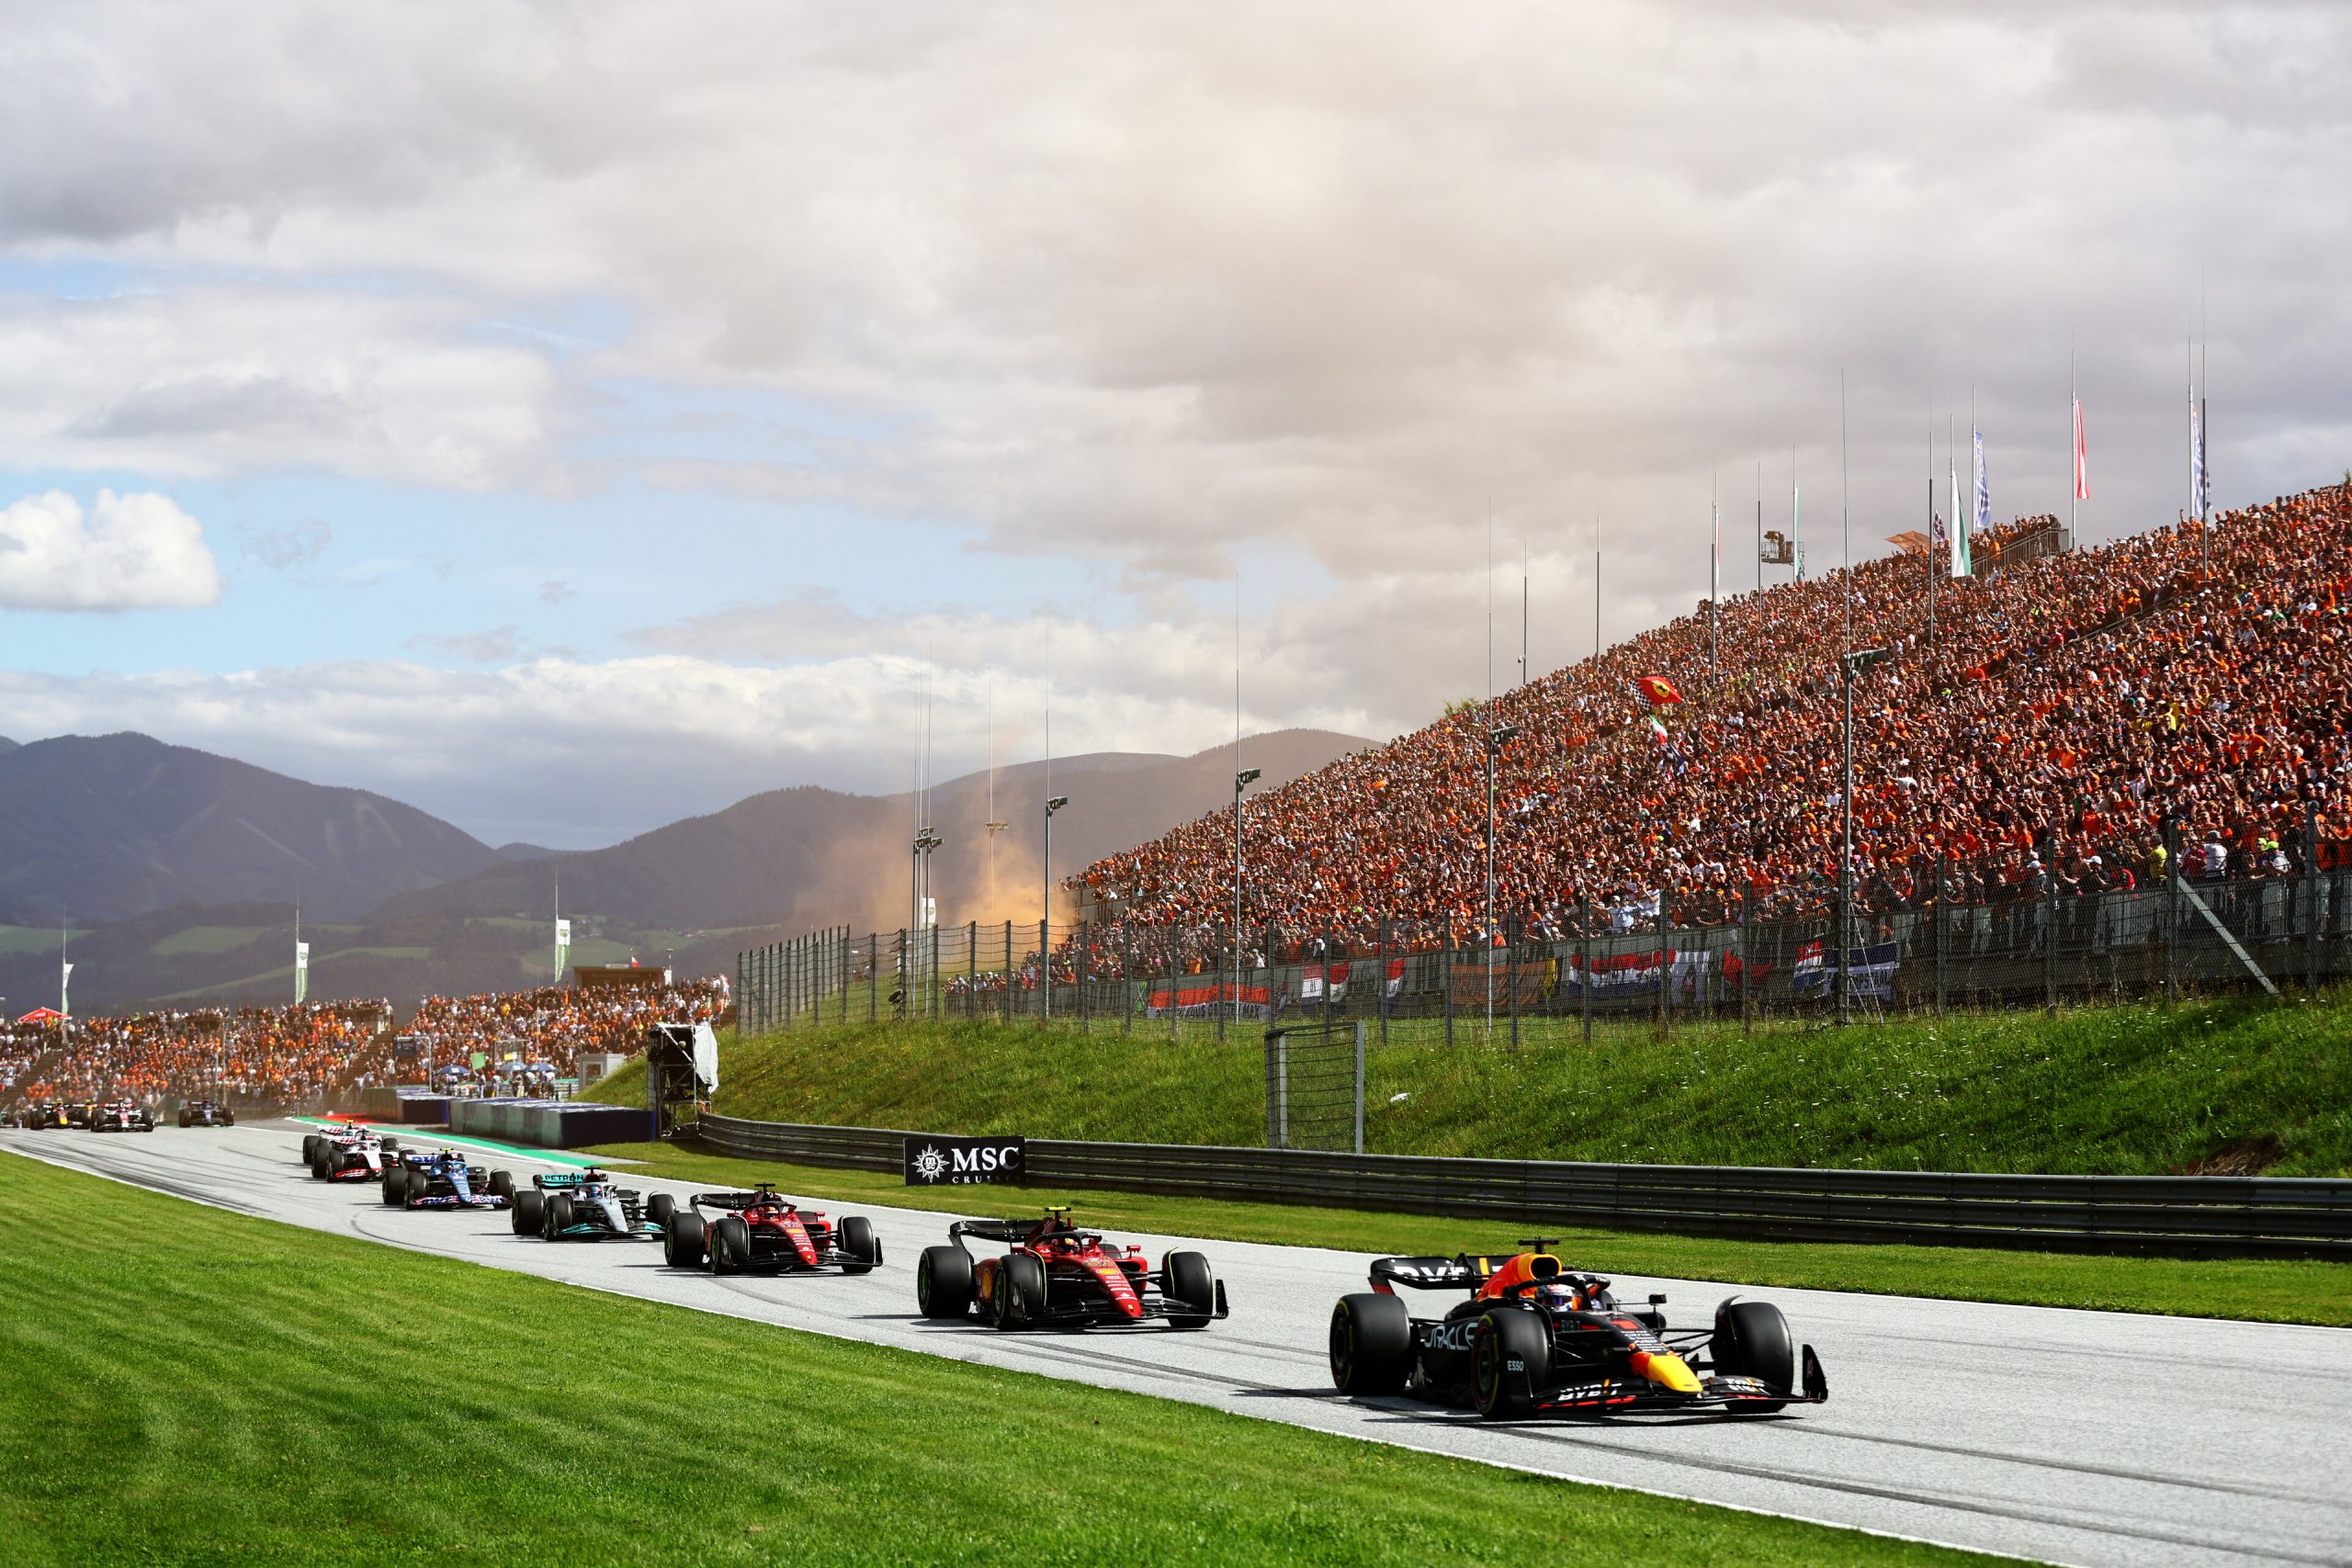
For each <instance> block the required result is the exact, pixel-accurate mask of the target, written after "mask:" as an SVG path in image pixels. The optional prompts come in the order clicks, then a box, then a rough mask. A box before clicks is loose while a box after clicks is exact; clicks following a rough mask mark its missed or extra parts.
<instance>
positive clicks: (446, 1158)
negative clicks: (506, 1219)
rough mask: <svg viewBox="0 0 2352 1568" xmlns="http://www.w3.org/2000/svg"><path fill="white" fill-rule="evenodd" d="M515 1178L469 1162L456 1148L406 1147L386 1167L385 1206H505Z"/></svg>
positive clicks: (488, 1207) (513, 1193)
mask: <svg viewBox="0 0 2352 1568" xmlns="http://www.w3.org/2000/svg"><path fill="white" fill-rule="evenodd" d="M514 1201H515V1179H514V1178H513V1177H511V1176H509V1175H507V1174H506V1173H505V1172H504V1171H503V1170H484V1169H483V1168H481V1166H478V1165H469V1164H467V1163H466V1156H464V1155H461V1154H459V1153H458V1151H457V1150H455V1149H405V1150H402V1151H401V1153H400V1154H399V1155H397V1156H394V1157H393V1159H392V1160H391V1161H390V1163H389V1164H387V1165H386V1166H385V1167H384V1205H385V1207H387V1208H391V1207H393V1206H396V1205H397V1206H398V1207H400V1208H402V1209H503V1208H505V1207H506V1206H507V1205H509V1204H510V1203H512V1202H514Z"/></svg>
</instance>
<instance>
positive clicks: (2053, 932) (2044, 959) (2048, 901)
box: [2041, 838, 2058, 1012]
mask: <svg viewBox="0 0 2352 1568" xmlns="http://www.w3.org/2000/svg"><path fill="white" fill-rule="evenodd" d="M2042 854H2043V857H2044V858H2043V863H2042V867H2041V879H2042V880H2043V881H2044V882H2046V883H2048V884H2049V885H2050V892H2049V895H2048V897H2045V898H2044V899H2043V900H2042V903H2043V910H2042V919H2043V924H2044V925H2045V926H2046V927H2047V929H2046V930H2045V931H2043V933H2042V938H2041V997H2042V1003H2043V1005H2044V1006H2045V1007H2046V1008H2048V1010H2050V1011H2052V1012H2056V1011H2057V1010H2058V840H2056V839H2054V838H2053V839H2052V840H2050V842H2049V844H2048V846H2047V847H2046V848H2045V849H2044V850H2043V852H2042Z"/></svg>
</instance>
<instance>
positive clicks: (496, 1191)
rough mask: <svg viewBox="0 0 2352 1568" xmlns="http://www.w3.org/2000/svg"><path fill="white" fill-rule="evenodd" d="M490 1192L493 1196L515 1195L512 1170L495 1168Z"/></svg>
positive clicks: (505, 1196)
mask: <svg viewBox="0 0 2352 1568" xmlns="http://www.w3.org/2000/svg"><path fill="white" fill-rule="evenodd" d="M490 1194H491V1196H492V1197H493V1198H512V1197H514V1196H515V1178H514V1175H513V1174H512V1173H511V1172H508V1171H503V1170H493V1171H492V1172H491V1173H490Z"/></svg>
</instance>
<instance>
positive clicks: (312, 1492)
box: [0, 1156, 1986, 1568]
mask: <svg viewBox="0 0 2352 1568" xmlns="http://www.w3.org/2000/svg"><path fill="white" fill-rule="evenodd" d="M0 1249H4V1250H5V1255H6V1257H7V1258H8V1260H9V1261H8V1267H7V1268H6V1269H0V1366H5V1368H6V1375H5V1376H0V1444H5V1452H0V1462H5V1463H6V1466H7V1480H6V1483H0V1540H6V1542H7V1549H6V1550H7V1560H8V1561H9V1562H14V1563H19V1564H26V1565H28V1568H51V1565H61V1568H62V1565H65V1564H83V1563H92V1562H142V1563H155V1562H164V1563H173V1562H205V1563H214V1562H287V1563H300V1564H305V1565H308V1568H315V1565H317V1564H320V1563H327V1562H356V1563H363V1564H368V1563H379V1562H426V1561H429V1562H481V1563H492V1564H505V1563H524V1562H530V1563H537V1562H564V1563H574V1564H602V1563H615V1564H635V1563H672V1562H674V1563H696V1564H700V1563H716V1562H743V1563H768V1562H825V1563H847V1564H866V1563H875V1564H880V1563H901V1562H978V1563H1005V1564H1018V1565H1020V1568H1057V1565H1060V1564H1071V1565H1077V1564H1084V1565H1085V1568H1097V1565H1099V1564H1102V1563H1104V1562H1117V1563H1128V1562H1133V1563H1148V1564H1151V1565H1152V1568H1182V1565H1187V1564H1204V1565H1206V1564H1225V1563H1236V1562H1282V1563H1284V1564H1319V1563H1358V1562H1366V1563H1368V1562H1500V1561H1504V1560H1507V1559H1508V1560H1524V1561H1529V1562H1543V1561H1548V1560H1550V1559H1553V1558H1555V1557H1558V1556H1560V1555H1561V1554H1562V1552H1563V1551H1571V1553H1572V1555H1574V1556H1575V1557H1577V1559H1579V1560H1583V1561H1592V1562H1604V1563H1609V1564H1611V1565H1615V1564H1621V1563H1623V1564H1642V1563H1660V1564H1666V1563H1674V1564H1684V1563H1702V1564H1704V1563H1725V1564H1729V1563H1760V1564H1813V1563H1826V1564H1838V1563H1857V1564H1879V1563H1931V1562H1939V1563H1940V1562H1952V1563H1957V1562H1978V1561H1986V1560H1985V1559H1978V1558H1973V1557H1969V1556H1967V1555H1965V1554H1962V1553H1958V1552H1951V1551H1942V1550H1939V1549H1937V1548H1931V1547H1924V1546H1918V1545H1915V1544H1911V1543H1907V1542H1903V1541H1895V1540H1885V1539H1883V1538H1878V1537H1871V1536H1863V1535H1858V1534H1853V1533H1850V1532H1844V1531H1838V1530H1834V1529H1826V1528H1823V1527H1819V1526H1814V1525H1806V1524H1801V1523H1796V1522H1793V1521H1789V1520H1781V1519H1774V1518H1769V1517H1761V1516H1758V1515H1753V1514H1743V1513H1736V1512H1732V1511H1730V1510H1726V1509H1720V1508H1711V1507H1707V1506H1702V1505H1698V1504H1691V1503H1682V1502H1676V1501H1671V1500H1668V1499H1663V1498H1655V1497H1647V1496H1643V1495H1638V1494H1634V1493H1629V1492H1622V1491H1614V1490H1610V1489H1605V1488H1600V1487H1589V1486H1579V1485H1575V1484H1572V1483H1566V1482H1559V1481H1552V1480H1546V1479H1543V1478H1539V1477H1534V1476H1529V1475H1525V1474H1521V1473H1519V1472H1512V1471H1505V1470H1497V1469H1492V1468H1489V1467H1487V1466H1482V1465H1477V1464H1472V1463H1466V1462H1461V1461H1452V1460H1447V1459H1443V1458H1441V1457H1438V1456H1435V1455H1430V1454H1424V1453H1419V1452H1414V1451H1410V1450H1399V1449H1391V1448H1385V1447H1382V1446H1379V1445H1375V1444H1371V1443H1364V1442H1359V1441H1356V1440H1353V1439H1350V1438H1336V1437H1329V1436H1326V1435H1323V1434H1320V1433H1315V1432H1309V1431H1306V1430H1303V1429H1300V1428H1297V1427H1285V1426H1280V1425H1276V1424H1273V1423H1270V1422H1260V1421H1252V1420H1248V1419H1245V1418H1242V1417H1239V1416H1227V1415H1225V1414H1223V1413H1220V1412H1217V1411H1212V1410H1207V1409H1204V1408H1201V1407H1198V1406H1193V1405H1188V1404H1173V1403H1167V1402H1162V1401H1158V1400H1152V1399H1148V1398H1146V1397H1143V1396H1141V1395H1136V1394H1127V1393H1109V1392H1103V1391H1099V1390H1095V1389H1091V1388H1086V1387H1083V1386H1081V1385H1079V1384H1075V1383H1069V1382H1057V1381H1054V1380H1050V1379H1046V1378H1039V1377H1033V1376H1028V1375H1024V1374H1020V1373H1013V1372H1004V1371H994V1370H991V1369H988V1368H982V1367H976V1366H969V1365H966V1364H963V1363H960V1362H955V1361H949V1360H944V1359H935V1358H932V1357H927V1356H922V1355H919V1354H915V1353H913V1352H910V1351H902V1350H896V1349H889V1348H881V1347H876V1346H869V1345H864V1344H858V1343H854V1342H847V1341H841V1340H833V1339H826V1338H820V1337H812V1336H809V1335H803V1334H797V1333H793V1332H791V1331H789V1330H785V1329H778V1328H773V1327H769V1326H767V1325H761V1324H753V1323H746V1322H742V1321H740V1320H737V1319H733V1318H728V1317H720V1316H716V1315H708V1314H700V1313H695V1312H692V1311H688V1310H686V1309H684V1308H680V1307H672V1306H663V1305H657V1304H653V1303H643V1302H636V1301H629V1300H626V1299H623V1298H621V1297H617V1296H610V1295H605V1294H601V1293H598V1292H590V1291H583V1290H578V1289H575V1288H572V1287H570V1286H565V1285H559V1284H555V1283H552V1282H549V1281H546V1280H535V1279H531V1278H529V1277H527V1276H525V1275H521V1274H514V1273H507V1272H503V1271H501V1270H496V1269H484V1268H481V1267H478V1266H476V1265H473V1264H469V1263H463V1262H458V1261H456V1260H453V1259H448V1258H435V1257H432V1256H428V1255H425V1254H422V1253H413V1252H406V1251H401V1250H399V1249H396V1248H392V1247H379V1246H375V1245H373V1244H370V1243H368V1242H363V1241H360V1240H357V1239H355V1238H350V1237H345V1236H336V1235H326V1234H323V1233H321V1232H315V1231H310V1230H303V1229H299V1228H296V1227H293V1226H289V1225H281V1224H273V1223H271V1222H267V1221H263V1220H255V1219H252V1218H248V1217H246V1216H243V1215H239V1214H234V1213H227V1212H224V1211H221V1210H218V1209H211V1208H206V1207H201V1206H198V1205H196V1204H192V1203H187V1202H184V1201H180V1200H178V1199H175V1198H169V1197H165V1196H163V1195H160V1194H157V1193H153V1192H148V1191H145V1190H139V1189H135V1188H130V1187H125V1186H121V1185H119V1184H117V1183H113V1182H108V1181H102V1180H99V1179H95V1178H91V1177H85V1176H81V1175H78V1174H74V1173H71V1172H66V1171H61V1170H57V1169H54V1168H51V1167H48V1166H45V1165H41V1164H40V1163H38V1162H35V1161H31V1160H27V1159H23V1158H19V1157H16V1156H0ZM1270 1477H1279V1478H1280V1479H1279V1481H1278V1482H1276V1483H1272V1484H1269V1478H1270Z"/></svg>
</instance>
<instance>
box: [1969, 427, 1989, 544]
mask: <svg viewBox="0 0 2352 1568" xmlns="http://www.w3.org/2000/svg"><path fill="white" fill-rule="evenodd" d="M1969 434H1972V435H1973V436H1974V437H1975V438H1976V511H1975V513H1974V514H1973V522H1972V524H1971V527H1972V530H1973V532H1975V533H1979V534H1983V533H1986V532H1988V531H1990V530H1991V528H1992V526H1993V490H1992V487H1991V485H1989V484H1988V483H1986V482H1985V433H1984V432H1983V431H1981V430H1975V431H1971V432H1970V433H1969Z"/></svg>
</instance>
